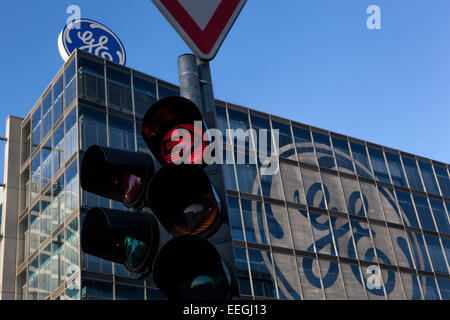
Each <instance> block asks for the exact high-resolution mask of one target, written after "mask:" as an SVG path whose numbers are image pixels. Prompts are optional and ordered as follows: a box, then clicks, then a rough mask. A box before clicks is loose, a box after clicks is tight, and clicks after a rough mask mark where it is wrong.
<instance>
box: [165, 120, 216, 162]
mask: <svg viewBox="0 0 450 320" xmlns="http://www.w3.org/2000/svg"><path fill="white" fill-rule="evenodd" d="M204 132H205V131H204V129H203V127H196V126H194V125H192V124H181V125H179V126H176V127H175V128H173V129H171V130H170V131H169V132H168V133H167V134H166V135H165V136H164V138H163V139H162V141H161V156H162V158H163V159H164V162H165V163H167V164H170V163H174V162H175V163H181V162H184V163H188V164H202V161H203V153H204V152H205V149H206V147H208V145H209V142H208V141H203V136H204ZM185 152H186V153H188V154H189V155H186V154H185ZM183 160H184V161H183Z"/></svg>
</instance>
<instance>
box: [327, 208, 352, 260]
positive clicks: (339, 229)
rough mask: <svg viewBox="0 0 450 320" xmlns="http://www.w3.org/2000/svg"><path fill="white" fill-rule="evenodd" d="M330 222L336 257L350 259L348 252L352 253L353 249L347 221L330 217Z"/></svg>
mask: <svg viewBox="0 0 450 320" xmlns="http://www.w3.org/2000/svg"><path fill="white" fill-rule="evenodd" d="M330 221H331V226H332V228H333V234H334V241H335V243H336V249H337V253H338V255H339V256H340V257H346V258H350V252H351V251H353V252H354V251H355V248H354V246H353V237H352V233H351V231H350V222H349V220H348V219H346V218H340V217H335V216H331V217H330Z"/></svg>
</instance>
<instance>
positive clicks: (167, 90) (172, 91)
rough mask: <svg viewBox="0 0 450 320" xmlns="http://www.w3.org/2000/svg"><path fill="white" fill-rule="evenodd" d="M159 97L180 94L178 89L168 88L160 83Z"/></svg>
mask: <svg viewBox="0 0 450 320" xmlns="http://www.w3.org/2000/svg"><path fill="white" fill-rule="evenodd" d="M158 93H159V99H163V98H167V97H176V96H179V95H180V91H179V90H178V89H174V88H169V87H167V86H165V85H162V84H160V85H159V86H158Z"/></svg>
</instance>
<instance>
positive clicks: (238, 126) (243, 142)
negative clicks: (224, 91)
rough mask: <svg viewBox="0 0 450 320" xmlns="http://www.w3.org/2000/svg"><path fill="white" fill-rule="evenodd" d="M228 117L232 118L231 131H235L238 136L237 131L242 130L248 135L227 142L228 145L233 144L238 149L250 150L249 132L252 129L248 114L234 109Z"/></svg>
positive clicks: (229, 110) (229, 112)
mask: <svg viewBox="0 0 450 320" xmlns="http://www.w3.org/2000/svg"><path fill="white" fill-rule="evenodd" d="M228 116H229V117H230V129H232V130H235V133H236V134H237V133H238V131H237V130H241V134H242V133H245V132H246V133H247V134H246V135H245V136H243V137H242V138H241V137H240V135H239V137H240V138H237V136H235V137H234V141H227V143H228V144H231V143H232V144H233V145H234V146H236V147H240V148H247V149H248V148H250V139H251V137H250V132H249V131H248V130H249V128H250V125H249V121H248V114H247V113H243V112H239V111H236V110H233V109H228Z"/></svg>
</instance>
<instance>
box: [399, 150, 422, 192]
mask: <svg viewBox="0 0 450 320" xmlns="http://www.w3.org/2000/svg"><path fill="white" fill-rule="evenodd" d="M402 160H403V165H404V166H405V172H406V176H407V177H408V181H409V187H410V188H411V189H414V190H419V191H424V190H423V186H422V181H421V179H420V175H419V170H418V169H417V163H416V160H415V159H412V158H409V157H405V156H402Z"/></svg>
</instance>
